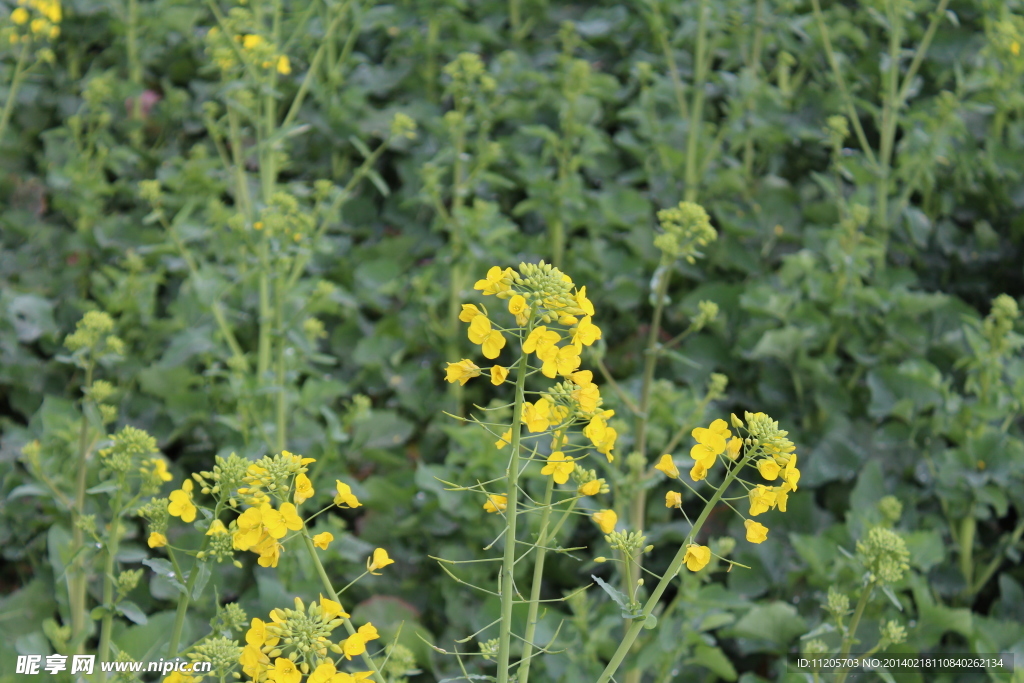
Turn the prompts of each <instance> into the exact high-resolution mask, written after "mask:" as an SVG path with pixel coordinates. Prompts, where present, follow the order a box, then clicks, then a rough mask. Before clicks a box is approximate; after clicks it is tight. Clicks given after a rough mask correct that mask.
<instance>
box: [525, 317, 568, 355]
mask: <svg viewBox="0 0 1024 683" xmlns="http://www.w3.org/2000/svg"><path fill="white" fill-rule="evenodd" d="M561 338H562V337H561V335H560V334H558V333H557V332H555V331H554V330H549V329H548V328H547V327H545V326H544V325H541V326H540V327H535V328H533V332H530V336H528V337H527V338H526V341H525V342H523V353H536V354H537V356H538V357H540V356H541V355H543V353H544V352H545V350H546V349H548V348H550V347H552V346H554V345H555V344H557V343H558V342H559V340H560V339H561Z"/></svg>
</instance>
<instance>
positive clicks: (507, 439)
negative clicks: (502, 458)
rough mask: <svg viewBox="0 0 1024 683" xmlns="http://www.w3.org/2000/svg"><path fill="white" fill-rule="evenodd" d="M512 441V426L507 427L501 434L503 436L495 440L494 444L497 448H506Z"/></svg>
mask: <svg viewBox="0 0 1024 683" xmlns="http://www.w3.org/2000/svg"><path fill="white" fill-rule="evenodd" d="M526 405H529V404H526ZM526 405H524V406H523V408H526ZM510 443H512V428H511V427H510V428H508V429H506V430H505V433H504V434H502V435H501V438H500V439H498V440H497V441H495V442H494V446H495V447H496V448H504V447H505V446H507V445H509V444H510Z"/></svg>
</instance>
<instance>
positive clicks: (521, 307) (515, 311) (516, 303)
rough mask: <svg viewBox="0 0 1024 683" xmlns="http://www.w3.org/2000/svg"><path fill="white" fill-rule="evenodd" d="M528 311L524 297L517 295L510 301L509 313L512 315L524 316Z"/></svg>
mask: <svg viewBox="0 0 1024 683" xmlns="http://www.w3.org/2000/svg"><path fill="white" fill-rule="evenodd" d="M526 309H527V306H526V299H524V298H523V296H522V295H520V294H516V295H514V296H513V297H512V298H511V299H509V300H508V312H509V313H511V314H512V315H515V316H519V315H522V314H523V313H524V312H525V311H526Z"/></svg>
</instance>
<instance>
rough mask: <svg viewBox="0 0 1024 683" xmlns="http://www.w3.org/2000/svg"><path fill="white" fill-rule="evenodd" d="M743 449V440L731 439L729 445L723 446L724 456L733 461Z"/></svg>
mask: <svg viewBox="0 0 1024 683" xmlns="http://www.w3.org/2000/svg"><path fill="white" fill-rule="evenodd" d="M742 448H743V439H740V438H738V437H735V436H734V437H732V438H731V439H729V443H727V444H726V445H725V454H726V455H727V456H729V459H730V460H735V459H736V458H738V457H740V450H741V449H742Z"/></svg>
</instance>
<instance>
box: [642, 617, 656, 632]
mask: <svg viewBox="0 0 1024 683" xmlns="http://www.w3.org/2000/svg"><path fill="white" fill-rule="evenodd" d="M657 627H658V617H656V616H654V615H653V614H648V615H647V618H646V619H644V628H645V629H647V630H648V631H650V630H652V629H655V628H657Z"/></svg>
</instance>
